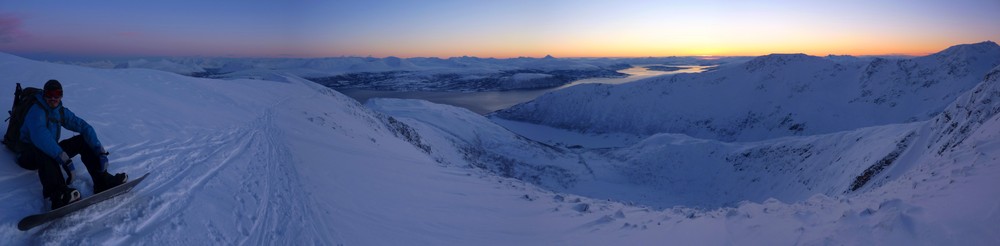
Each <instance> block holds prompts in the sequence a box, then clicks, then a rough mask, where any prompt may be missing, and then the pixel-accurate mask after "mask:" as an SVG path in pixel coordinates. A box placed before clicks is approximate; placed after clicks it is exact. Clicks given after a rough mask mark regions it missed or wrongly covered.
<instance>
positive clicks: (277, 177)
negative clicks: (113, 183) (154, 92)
mask: <svg viewBox="0 0 1000 246" xmlns="http://www.w3.org/2000/svg"><path fill="white" fill-rule="evenodd" d="M273 117H274V116H273V112H272V111H271V110H268V111H266V112H265V113H263V114H262V115H261V116H260V117H258V118H257V119H255V120H253V121H252V122H249V123H246V124H244V125H242V126H236V127H232V128H229V129H225V130H217V131H206V132H201V133H198V134H194V137H192V138H189V139H184V140H177V139H164V140H161V141H156V142H154V141H147V142H143V143H137V144H131V145H128V146H123V147H120V148H118V149H116V152H115V153H114V154H115V155H117V156H118V157H117V158H113V159H112V163H130V164H129V165H128V166H125V167H121V168H118V169H116V168H115V167H114V166H112V167H111V170H112V171H124V172H127V173H129V175H130V176H132V177H137V176H139V175H141V174H143V173H145V172H151V175H150V177H149V178H147V180H145V181H144V182H143V184H140V185H139V186H138V187H136V189H135V190H133V191H132V192H130V193H127V194H125V195H123V196H121V197H118V198H115V199H113V201H111V202H105V203H100V204H97V205H94V206H92V207H90V208H87V209H85V210H82V211H80V212H78V213H75V214H72V215H70V216H67V217H66V218H64V219H62V220H60V221H56V222H52V223H50V224H48V225H44V226H43V227H49V228H44V229H41V230H35V232H36V233H37V234H38V235H36V236H37V237H35V240H33V241H34V243H35V244H46V243H52V242H59V244H105V243H109V244H136V243H139V244H156V243H157V242H162V241H161V240H176V238H172V234H173V232H174V231H180V230H181V229H182V228H183V227H185V226H187V225H188V224H195V223H205V226H206V228H208V229H209V230H208V231H206V233H205V234H204V236H205V237H207V238H206V239H207V240H208V241H204V240H199V239H198V235H192V237H191V238H189V239H188V240H191V241H190V242H189V243H195V244H198V243H205V242H213V243H223V244H224V243H231V242H238V243H239V244H250V245H259V244H266V243H269V242H270V243H274V242H285V243H288V244H296V242H305V241H306V240H311V239H314V238H302V237H299V236H296V235H287V234H304V233H308V231H313V230H308V231H304V230H300V229H303V228H300V227H303V226H307V225H312V224H313V223H312V222H308V220H309V219H310V218H309V216H308V215H307V214H306V212H307V208H306V207H305V206H304V204H306V201H307V200H306V199H305V198H304V196H303V195H302V194H301V192H293V190H297V188H296V187H295V186H296V185H298V181H297V178H296V177H294V175H293V173H294V171H293V170H291V168H290V167H289V166H288V165H287V163H289V162H290V161H291V158H292V156H291V155H290V154H289V152H288V150H287V149H285V148H284V145H283V144H282V143H280V142H278V140H277V139H278V135H279V134H281V132H280V130H278V129H276V128H275V127H274V125H273ZM136 167H141V168H139V169H129V168H136ZM25 174H28V172H25ZM30 174H33V173H30ZM32 176H33V175H32ZM17 177H19V176H13V177H3V178H17ZM219 186H225V187H240V188H239V192H238V193H235V194H215V192H214V191H213V190H214V189H215V187H219ZM154 194H157V195H154ZM88 195H89V194H88ZM5 196H7V195H5ZM197 199H216V200H220V201H219V202H217V203H218V204H222V205H220V208H219V209H220V210H221V211H227V212H229V213H232V216H228V217H231V218H234V219H235V221H231V222H232V223H225V224H223V223H219V222H212V221H207V220H205V221H202V220H199V219H198V217H199V216H197V215H189V214H185V213H196V211H199V210H202V208H192V207H191V206H192V204H193V201H195V200H197ZM205 218H212V217H211V216H208V217H205ZM101 224H104V225H106V226H96V225H101ZM232 226H235V227H236V228H228V227H232ZM233 229H234V230H235V231H236V232H238V234H236V235H232V234H231V233H230V232H229V231H231V230H233ZM74 235H100V236H96V237H95V236H91V237H87V238H78V237H75V236H74ZM132 235H142V237H141V238H134V237H131V236H132ZM297 240H302V241H297ZM315 240H316V241H315V242H314V243H319V242H320V241H318V240H320V239H315ZM172 243H180V242H172Z"/></svg>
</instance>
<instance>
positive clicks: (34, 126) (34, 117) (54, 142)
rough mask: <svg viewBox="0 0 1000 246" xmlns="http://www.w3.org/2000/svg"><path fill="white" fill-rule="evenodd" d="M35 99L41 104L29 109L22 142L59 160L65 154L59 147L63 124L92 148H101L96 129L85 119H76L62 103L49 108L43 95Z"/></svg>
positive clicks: (22, 129)
mask: <svg viewBox="0 0 1000 246" xmlns="http://www.w3.org/2000/svg"><path fill="white" fill-rule="evenodd" d="M35 99H36V100H38V102H40V103H36V104H35V105H34V106H31V109H28V115H27V116H25V118H24V125H22V126H21V141H23V142H26V143H31V144H33V145H34V146H35V147H37V148H38V149H39V150H42V152H44V153H45V154H46V155H49V156H50V157H52V158H53V159H56V160H58V159H59V154H62V153H63V149H62V147H59V137H60V136H59V135H60V133H61V132H62V129H61V128H60V127H59V122H62V127H65V128H66V129H68V130H70V131H74V132H78V133H81V134H83V140H84V141H86V142H87V144H88V145H90V147H91V148H95V149H96V148H98V147H101V141H99V140H97V133H96V132H94V128H93V127H91V126H90V124H87V122H86V121H84V120H83V119H80V118H79V117H76V114H74V113H73V111H70V110H69V109H68V108H65V107H63V105H62V102H60V103H59V105H58V106H56V107H55V108H52V107H49V104H48V103H45V100H44V99H43V98H42V93H38V94H35ZM60 109H62V110H63V113H64V115H61V116H62V118H60V114H59V110H60ZM46 112H47V113H48V114H46ZM46 115H48V119H46ZM63 118H64V119H63Z"/></svg>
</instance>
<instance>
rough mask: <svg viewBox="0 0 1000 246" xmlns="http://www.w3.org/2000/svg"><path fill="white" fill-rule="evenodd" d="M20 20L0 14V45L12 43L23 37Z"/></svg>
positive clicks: (9, 15)
mask: <svg viewBox="0 0 1000 246" xmlns="http://www.w3.org/2000/svg"><path fill="white" fill-rule="evenodd" d="M21 23H22V21H21V18H18V17H17V16H14V15H11V14H0V43H12V42H14V40H16V39H18V38H20V37H23V36H25V32H24V31H23V30H21Z"/></svg>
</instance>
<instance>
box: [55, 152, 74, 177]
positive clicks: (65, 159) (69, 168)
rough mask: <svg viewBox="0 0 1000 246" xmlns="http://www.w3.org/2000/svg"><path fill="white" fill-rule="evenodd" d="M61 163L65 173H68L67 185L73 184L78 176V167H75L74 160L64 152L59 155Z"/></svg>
mask: <svg viewBox="0 0 1000 246" xmlns="http://www.w3.org/2000/svg"><path fill="white" fill-rule="evenodd" d="M59 161H60V165H62V168H63V171H66V185H69V184H71V183H73V178H74V177H75V176H76V173H75V172H76V166H75V165H73V159H70V158H69V155H67V154H66V152H63V153H62V154H60V155H59Z"/></svg>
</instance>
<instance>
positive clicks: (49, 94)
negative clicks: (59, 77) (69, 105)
mask: <svg viewBox="0 0 1000 246" xmlns="http://www.w3.org/2000/svg"><path fill="white" fill-rule="evenodd" d="M62 96H63V92H62V90H48V91H45V98H49V99H62Z"/></svg>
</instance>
